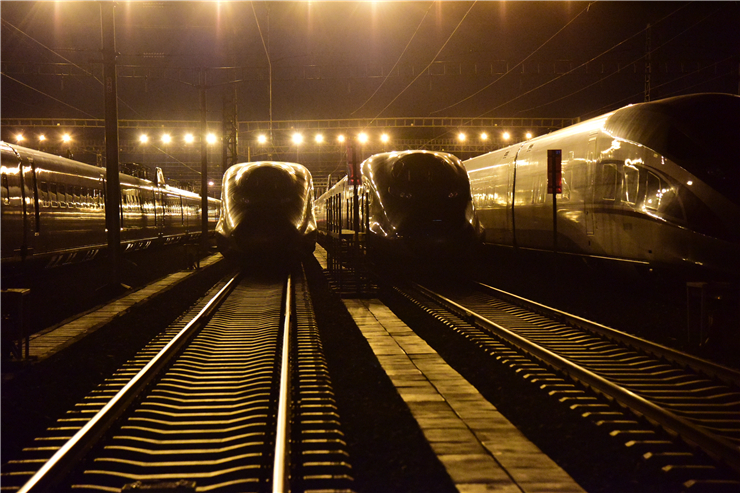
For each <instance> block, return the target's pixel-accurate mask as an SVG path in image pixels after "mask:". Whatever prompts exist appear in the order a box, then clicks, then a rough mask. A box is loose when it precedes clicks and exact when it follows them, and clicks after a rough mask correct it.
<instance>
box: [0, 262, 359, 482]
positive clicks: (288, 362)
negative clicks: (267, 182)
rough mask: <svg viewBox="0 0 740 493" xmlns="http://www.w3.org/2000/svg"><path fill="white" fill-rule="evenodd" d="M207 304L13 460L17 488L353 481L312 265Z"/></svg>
mask: <svg viewBox="0 0 740 493" xmlns="http://www.w3.org/2000/svg"><path fill="white" fill-rule="evenodd" d="M193 312H197V313H193V314H190V315H186V316H185V317H183V319H182V320H181V321H180V322H178V323H176V324H173V325H172V326H170V327H169V328H168V329H167V330H166V331H164V332H163V333H162V334H161V335H160V336H159V337H158V338H157V339H156V340H154V341H152V343H150V344H149V345H148V346H147V347H146V348H144V349H143V350H142V351H141V352H140V353H139V354H138V355H137V356H136V358H135V359H133V360H132V361H130V362H129V363H128V364H127V365H126V366H125V367H124V368H122V369H121V370H120V371H119V372H117V373H116V374H115V375H114V376H112V377H111V378H109V379H108V380H107V381H106V382H105V384H104V385H102V386H101V387H100V388H98V389H97V390H95V391H94V392H93V393H92V394H91V395H90V396H88V398H86V399H85V402H82V403H80V404H78V405H77V406H76V408H75V409H74V410H72V411H70V412H69V413H68V414H67V416H65V417H64V418H62V419H60V420H59V422H58V426H56V427H54V428H51V429H49V430H48V433H49V435H48V436H46V437H41V438H39V439H37V440H36V443H37V444H38V446H34V447H29V448H27V449H26V450H24V454H25V455H24V458H23V459H21V460H16V461H11V462H10V463H8V464H6V465H5V467H4V470H3V490H4V491H14V490H17V491H22V492H31V491H68V490H71V489H74V490H75V491H122V490H123V491H126V490H127V489H131V490H134V491H135V490H136V489H142V488H159V489H158V490H156V491H224V492H229V491H268V490H272V491H288V490H293V491H302V490H309V489H323V490H329V491H331V490H346V489H349V488H350V487H351V476H350V466H349V462H348V456H347V453H346V451H345V444H344V441H343V436H342V433H341V429H340V424H339V420H338V416H337V412H336V406H335V404H334V398H333V393H332V389H331V384H330V379H329V375H328V372H327V369H326V364H325V362H324V359H323V354H322V353H321V343H320V340H319V338H318V330H317V328H316V325H315V322H314V319H313V312H312V305H311V299H310V294H309V292H308V288H307V286H306V283H305V279H304V276H303V274H302V273H300V274H299V275H292V276H288V277H287V278H282V279H280V278H275V277H274V276H271V277H268V276H261V277H247V276H244V275H237V276H233V277H232V278H231V279H229V280H228V281H226V282H224V283H223V286H222V287H221V288H220V289H219V290H218V293H216V294H215V296H213V297H211V298H210V299H209V300H203V301H202V302H201V303H200V304H199V306H197V307H195V308H194V309H193ZM178 488H179V489H178Z"/></svg>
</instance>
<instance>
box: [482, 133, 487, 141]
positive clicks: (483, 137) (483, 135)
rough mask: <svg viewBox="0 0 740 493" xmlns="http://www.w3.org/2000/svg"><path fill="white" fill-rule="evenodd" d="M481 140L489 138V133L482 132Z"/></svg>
mask: <svg viewBox="0 0 740 493" xmlns="http://www.w3.org/2000/svg"><path fill="white" fill-rule="evenodd" d="M480 140H488V134H487V133H485V132H483V133H482V134H480Z"/></svg>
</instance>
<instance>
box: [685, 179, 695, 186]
mask: <svg viewBox="0 0 740 493" xmlns="http://www.w3.org/2000/svg"><path fill="white" fill-rule="evenodd" d="M686 184H687V185H688V186H691V185H693V184H694V182H693V181H691V180H689V181H687V182H686Z"/></svg>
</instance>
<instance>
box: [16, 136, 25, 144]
mask: <svg viewBox="0 0 740 493" xmlns="http://www.w3.org/2000/svg"><path fill="white" fill-rule="evenodd" d="M23 140H24V139H23V134H15V141H16V142H18V143H20V142H23Z"/></svg>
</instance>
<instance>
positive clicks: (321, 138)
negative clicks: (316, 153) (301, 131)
mask: <svg viewBox="0 0 740 493" xmlns="http://www.w3.org/2000/svg"><path fill="white" fill-rule="evenodd" d="M313 140H314V141H316V143H317V144H321V143H322V142H324V136H323V135H321V134H316V137H314V138H313Z"/></svg>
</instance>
